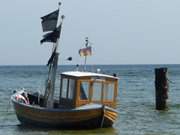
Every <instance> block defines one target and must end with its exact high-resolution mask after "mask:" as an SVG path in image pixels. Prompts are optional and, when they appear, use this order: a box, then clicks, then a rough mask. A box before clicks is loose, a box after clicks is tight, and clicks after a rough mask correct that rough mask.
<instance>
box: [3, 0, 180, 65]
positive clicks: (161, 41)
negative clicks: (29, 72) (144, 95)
mask: <svg viewBox="0 0 180 135" xmlns="http://www.w3.org/2000/svg"><path fill="white" fill-rule="evenodd" d="M58 2H59V1H57V0H30V1H25V0H3V1H1V4H0V17H1V19H0V65H45V64H46V63H47V61H48V59H49V57H50V54H51V51H52V50H51V47H52V44H51V43H45V44H43V45H40V40H41V39H42V35H43V32H42V28H41V20H40V17H41V16H44V15H46V14H48V13H50V12H52V11H54V10H56V9H57V8H58ZM61 2H62V5H61V10H60V14H63V15H65V19H64V23H63V29H62V34H61V39H60V43H59V52H60V58H59V64H62V65H64V64H82V63H83V62H84V58H83V57H80V56H79V54H78V51H79V49H80V48H83V47H84V44H85V37H88V38H89V41H90V42H91V43H92V44H91V45H92V48H93V50H92V51H93V52H92V56H89V57H88V59H87V64H180V60H179V58H180V17H179V16H180V1H179V0H171V1H170V0H113V1H112V0H61ZM69 56H72V58H73V60H72V61H71V62H69V61H67V60H66V59H67V58H68V57H69Z"/></svg>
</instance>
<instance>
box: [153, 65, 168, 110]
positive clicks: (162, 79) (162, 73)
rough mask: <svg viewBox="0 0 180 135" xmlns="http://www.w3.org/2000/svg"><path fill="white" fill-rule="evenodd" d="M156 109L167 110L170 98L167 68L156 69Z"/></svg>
mask: <svg viewBox="0 0 180 135" xmlns="http://www.w3.org/2000/svg"><path fill="white" fill-rule="evenodd" d="M155 89H156V92H155V93H156V109H157V110H165V109H166V108H167V105H166V100H167V99H168V79H167V68H156V69H155Z"/></svg>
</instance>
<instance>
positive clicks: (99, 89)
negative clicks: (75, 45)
mask: <svg viewBox="0 0 180 135" xmlns="http://www.w3.org/2000/svg"><path fill="white" fill-rule="evenodd" d="M59 7H60V4H59ZM58 16H59V8H58V9H57V10H56V11H54V12H51V13H49V14H48V15H46V16H43V17H41V19H42V27H43V32H47V31H50V32H48V33H45V35H44V36H43V39H42V40H41V43H44V42H51V43H53V50H52V54H51V57H50V58H49V60H48V64H47V66H48V70H49V71H48V77H47V80H46V85H45V90H44V94H40V93H38V92H35V93H33V92H29V91H27V90H24V89H23V90H19V91H16V92H14V94H13V95H12V96H11V101H12V103H13V106H14V110H15V113H16V115H17V118H18V120H19V121H20V123H21V124H22V125H30V126H39V127H49V128H51V127H52V128H83V129H84V128H102V127H111V126H112V125H113V123H114V122H115V121H116V119H117V117H118V112H117V111H116V109H115V108H116V104H117V100H116V97H117V92H118V77H116V76H113V75H107V74H101V73H98V72H90V71H84V70H83V71H77V70H74V71H66V72H62V73H61V74H59V78H60V86H59V88H58V93H59V96H58V98H55V82H56V76H58V75H57V73H56V71H57V67H58V56H59V53H58V44H59V39H60V34H61V30H62V24H63V19H64V16H61V20H60V24H59V25H58V26H57V22H58V21H57V20H58ZM86 41H87V40H86ZM86 47H87V46H86ZM84 50H85V51H83V50H81V51H80V53H83V52H87V50H88V49H84ZM85 56H87V55H85ZM56 96H57V95H56Z"/></svg>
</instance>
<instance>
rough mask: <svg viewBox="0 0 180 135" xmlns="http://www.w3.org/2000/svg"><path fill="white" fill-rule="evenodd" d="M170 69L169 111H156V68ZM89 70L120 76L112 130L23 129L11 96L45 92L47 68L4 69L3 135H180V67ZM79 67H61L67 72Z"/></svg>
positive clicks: (0, 76)
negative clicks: (20, 93) (15, 92)
mask: <svg viewBox="0 0 180 135" xmlns="http://www.w3.org/2000/svg"><path fill="white" fill-rule="evenodd" d="M159 67H167V68H168V79H169V93H168V94H169V98H168V109H167V110H166V111H157V110H155V88H154V80H155V79H154V78H155V76H154V69H155V68H159ZM86 68H87V70H91V71H96V70H97V69H98V70H99V69H100V70H101V73H106V74H109V75H112V74H113V73H115V74H117V76H118V77H119V78H120V79H119V91H118V105H117V111H118V112H119V117H118V120H117V121H116V123H115V124H114V125H113V127H112V128H102V129H93V130H57V129H56V130H53V129H44V128H32V127H31V128H30V127H23V126H21V124H20V123H19V121H18V120H17V118H16V115H15V112H14V109H13V106H12V103H11V102H10V96H11V95H12V94H13V91H14V90H19V89H27V90H29V91H34V92H35V91H39V92H41V93H42V92H43V91H44V85H45V79H46V77H47V72H48V69H47V67H45V66H0V135H71V134H73V135H84V134H86V135H179V134H180V65H90V66H87V67H86ZM68 70H76V67H75V66H59V67H58V74H57V85H56V89H57V87H58V85H59V74H60V72H63V71H68Z"/></svg>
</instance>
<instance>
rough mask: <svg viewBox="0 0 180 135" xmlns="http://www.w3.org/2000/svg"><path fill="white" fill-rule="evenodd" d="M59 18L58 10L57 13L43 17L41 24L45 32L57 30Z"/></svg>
mask: <svg viewBox="0 0 180 135" xmlns="http://www.w3.org/2000/svg"><path fill="white" fill-rule="evenodd" d="M58 16H59V9H57V10H56V11H54V12H52V13H50V14H48V15H45V16H43V17H41V19H42V21H41V24H42V29H43V32H47V31H53V30H54V29H55V28H56V25H57V21H58Z"/></svg>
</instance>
